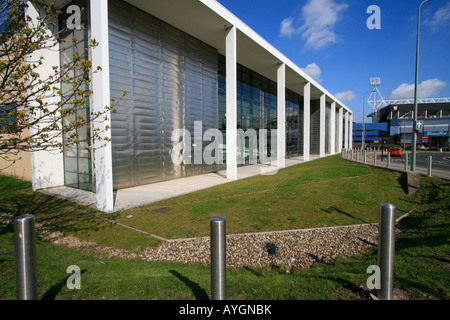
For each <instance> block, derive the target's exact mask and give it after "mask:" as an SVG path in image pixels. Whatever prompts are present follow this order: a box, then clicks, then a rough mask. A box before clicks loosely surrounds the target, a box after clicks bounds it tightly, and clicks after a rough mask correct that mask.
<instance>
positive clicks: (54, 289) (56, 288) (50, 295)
mask: <svg viewBox="0 0 450 320" xmlns="http://www.w3.org/2000/svg"><path fill="white" fill-rule="evenodd" d="M86 271H87V270H86V269H85V270H81V271H80V274H83V273H85V272H86ZM69 276H70V275H68V276H67V278H68V277H69ZM67 278H64V279H63V280H61V281H60V282H58V283H57V284H55V285H53V286H51V287H50V288H49V289H48V290H47V291H46V292H45V293H44V295H43V296H42V299H41V300H55V299H56V296H57V295H58V293H59V292H60V291H61V290H62V288H64V286H66V285H67Z"/></svg>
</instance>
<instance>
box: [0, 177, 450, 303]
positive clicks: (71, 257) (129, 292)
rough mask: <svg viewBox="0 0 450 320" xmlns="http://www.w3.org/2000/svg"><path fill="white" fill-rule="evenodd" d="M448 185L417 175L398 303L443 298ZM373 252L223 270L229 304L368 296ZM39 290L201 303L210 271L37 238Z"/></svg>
mask: <svg viewBox="0 0 450 320" xmlns="http://www.w3.org/2000/svg"><path fill="white" fill-rule="evenodd" d="M449 191H450V186H449V184H448V183H446V182H443V181H441V180H437V179H430V178H426V177H423V178H422V188H421V189H420V191H419V193H418V194H417V198H418V200H420V202H421V203H422V204H421V206H420V207H419V208H418V210H416V211H414V212H413V213H412V214H411V215H410V216H409V217H408V218H406V219H405V220H403V221H404V231H403V232H402V233H401V234H400V235H399V236H398V238H397V242H396V256H395V283H394V284H395V294H396V295H397V296H398V297H399V298H401V299H417V300H419V299H448V298H449V294H450V292H449V288H450V283H449V277H448V271H449V266H450V264H449V262H450V250H449V247H448V234H449V210H448V209H449V207H450V200H449V198H448V194H449ZM0 243H1V249H0V299H1V300H9V299H15V272H14V239H13V230H12V225H11V224H10V225H7V226H0ZM376 256H377V253H376V249H375V248H374V249H373V250H370V251H368V252H367V253H366V254H363V255H358V256H354V257H351V258H345V259H342V258H341V259H337V260H335V261H334V262H333V263H329V264H325V263H317V264H315V265H314V266H313V267H312V268H310V269H298V270H294V271H293V272H289V273H288V272H286V270H285V269H284V268H283V266H271V267H266V268H263V269H256V268H241V269H237V270H228V272H227V293H228V299H230V300H250V299H251V300H333V299H340V300H347V299H356V300H358V299H367V298H368V291H367V288H366V285H365V284H366V281H367V278H368V276H369V274H366V269H367V267H368V266H370V265H373V264H376V260H377V258H376ZM37 257H38V259H37V265H38V280H39V281H38V292H39V298H40V299H43V300H52V299H58V300H68V299H88V300H103V299H104V300H119V299H120V300H140V299H145V300H150V299H157V300H181V299H185V300H191V299H194V300H204V299H208V298H209V297H210V294H211V293H210V269H209V267H207V266H203V265H182V264H173V263H154V262H152V263H149V262H144V261H141V260H139V259H136V260H124V259H120V258H111V259H107V258H105V257H102V256H99V254H98V253H94V252H92V251H90V250H89V249H81V250H77V249H74V248H68V247H66V246H63V245H54V244H51V243H50V242H48V241H46V240H43V239H38V240H37ZM73 264H75V265H78V266H80V268H81V271H82V275H81V290H69V289H68V288H67V287H66V281H67V278H68V276H69V275H68V274H67V273H66V269H67V267H68V266H70V265H73Z"/></svg>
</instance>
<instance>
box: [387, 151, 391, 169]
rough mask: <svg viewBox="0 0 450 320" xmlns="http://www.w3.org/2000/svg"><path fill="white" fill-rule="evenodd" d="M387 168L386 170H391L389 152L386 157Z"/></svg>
mask: <svg viewBox="0 0 450 320" xmlns="http://www.w3.org/2000/svg"><path fill="white" fill-rule="evenodd" d="M387 167H388V169H390V168H391V153H390V152H388V155H387Z"/></svg>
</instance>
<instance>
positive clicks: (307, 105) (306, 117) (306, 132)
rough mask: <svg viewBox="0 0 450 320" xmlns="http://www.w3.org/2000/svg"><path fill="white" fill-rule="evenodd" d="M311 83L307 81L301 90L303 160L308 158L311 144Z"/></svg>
mask: <svg viewBox="0 0 450 320" xmlns="http://www.w3.org/2000/svg"><path fill="white" fill-rule="evenodd" d="M310 127H311V83H310V82H307V83H306V84H305V86H304V91H303V161H309V160H310V158H311V157H310V146H311V140H310V139H311V138H310V137H311V132H310V130H311V128H310Z"/></svg>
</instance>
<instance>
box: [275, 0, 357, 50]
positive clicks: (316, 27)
mask: <svg viewBox="0 0 450 320" xmlns="http://www.w3.org/2000/svg"><path fill="white" fill-rule="evenodd" d="M347 8H348V5H347V4H345V3H343V4H338V3H336V2H335V0H309V2H308V3H307V4H306V5H305V6H304V7H303V9H302V12H301V14H300V17H299V19H298V22H299V23H300V26H298V27H294V25H293V24H294V18H286V19H284V20H283V21H282V22H281V32H280V34H281V36H287V37H290V36H292V35H294V34H301V35H302V38H303V39H305V41H306V47H307V48H312V49H316V50H317V49H320V48H323V47H326V46H328V45H331V44H334V43H336V42H337V41H338V36H337V34H336V33H335V32H334V28H335V27H336V25H337V23H338V22H339V20H340V18H341V14H342V13H343V12H344V11H345V10H346V9H347Z"/></svg>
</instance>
